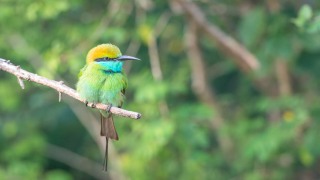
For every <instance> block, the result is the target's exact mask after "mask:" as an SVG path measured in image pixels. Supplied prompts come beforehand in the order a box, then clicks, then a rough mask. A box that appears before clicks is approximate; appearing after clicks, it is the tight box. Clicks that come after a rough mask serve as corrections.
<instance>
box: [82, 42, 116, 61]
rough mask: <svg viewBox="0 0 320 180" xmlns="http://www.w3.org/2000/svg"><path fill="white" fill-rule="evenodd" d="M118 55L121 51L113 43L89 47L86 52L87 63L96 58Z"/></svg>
mask: <svg viewBox="0 0 320 180" xmlns="http://www.w3.org/2000/svg"><path fill="white" fill-rule="evenodd" d="M119 56H121V51H120V49H119V48H118V47H117V46H115V45H113V44H100V45H98V46H96V47H94V48H92V49H90V51H89V52H88V54H87V63H91V62H93V61H94V60H95V59H98V58H103V57H108V58H117V57H119Z"/></svg>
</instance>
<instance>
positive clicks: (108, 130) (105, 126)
mask: <svg viewBox="0 0 320 180" xmlns="http://www.w3.org/2000/svg"><path fill="white" fill-rule="evenodd" d="M100 115H101V116H100V122H101V130H100V135H101V136H105V137H106V149H105V155H104V162H103V170H104V171H107V168H108V141H109V138H110V139H114V140H119V137H118V133H117V130H116V128H115V126H114V122H113V118H112V114H111V113H109V114H108V116H107V117H104V116H103V115H102V114H100Z"/></svg>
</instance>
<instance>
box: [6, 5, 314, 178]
mask: <svg viewBox="0 0 320 180" xmlns="http://www.w3.org/2000/svg"><path fill="white" fill-rule="evenodd" d="M191 2H192V3H193V4H194V5H196V6H197V7H198V8H200V10H201V11H200V12H201V13H203V14H204V16H205V17H206V20H207V21H206V24H207V25H208V26H216V27H218V28H220V29H221V31H223V32H224V33H225V34H227V35H229V36H230V37H232V38H233V39H235V40H236V41H238V42H239V43H240V44H242V45H243V46H244V47H245V48H246V49H247V50H248V51H249V52H250V53H252V54H253V55H254V56H255V57H257V59H258V62H259V64H260V67H259V68H257V69H255V70H253V71H245V70H244V69H243V68H241V66H239V64H237V63H235V58H234V57H232V56H230V54H231V52H230V51H225V50H221V48H220V46H219V45H218V44H217V43H215V42H214V41H213V40H212V38H210V36H208V35H207V34H206V33H204V32H203V29H201V28H200V29H198V31H197V33H196V34H195V36H196V39H197V43H198V48H199V52H200V53H199V54H196V56H197V57H199V58H195V57H194V56H193V55H192V52H193V50H194V49H189V48H188V43H190V39H188V33H190V27H191V26H195V25H194V24H193V25H192V24H191V21H192V18H190V17H189V16H187V15H186V14H185V13H183V8H181V6H180V3H186V2H185V1H183V0H172V1H159V0H157V1H151V0H135V1H125V0H119V1H100V0H92V1H85V0H70V1H64V0H56V1H53V0H41V1H33V0H23V1H22V0H0V39H1V41H0V57H1V58H4V59H9V60H11V62H12V63H14V64H16V65H20V66H21V67H22V68H23V69H26V70H28V71H31V72H34V73H36V74H39V75H41V76H45V77H47V78H50V79H55V80H58V81H60V80H63V81H64V82H65V84H67V85H68V86H70V87H72V88H74V87H75V84H76V81H77V74H78V72H79V70H80V69H81V68H82V67H83V66H84V63H85V56H86V53H87V52H88V50H89V49H90V48H91V47H93V46H96V45H97V44H100V43H107V42H109V43H113V44H115V45H117V46H119V48H120V49H121V50H122V52H123V54H127V55H131V56H136V57H138V58H140V59H142V61H141V62H134V63H127V64H126V66H125V71H126V72H127V73H128V79H129V87H128V90H127V95H126V96H127V99H126V103H125V105H124V108H125V109H129V110H132V111H137V112H140V113H142V115H143V117H142V118H141V119H140V120H139V121H136V120H131V119H127V118H122V117H116V120H115V121H116V126H117V129H118V132H119V135H120V140H119V141H118V142H113V143H112V146H111V150H110V157H109V171H108V173H105V172H102V171H101V169H102V159H103V144H102V143H103V141H102V140H103V139H100V137H98V135H99V127H98V126H97V125H98V112H97V111H95V110H92V109H90V108H86V107H85V106H84V105H83V104H81V103H80V102H78V101H76V100H74V99H72V98H70V97H67V96H65V95H63V96H62V102H60V103H59V102H58V93H57V92H56V91H55V90H52V89H50V88H48V87H44V86H41V85H38V84H35V83H32V82H25V86H26V87H25V89H24V90H22V89H21V88H20V87H19V84H18V83H17V79H16V77H15V76H13V75H11V74H8V73H5V72H3V71H0V179H45V180H61V179H62V180H69V179H106V178H108V179H133V180H143V179H146V180H148V179H218V180H223V179H248V180H257V179H258V180H259V179H319V178H320V173H319V172H320V169H319V167H320V159H319V157H320V145H319V139H320V133H319V129H320V121H319V119H318V118H319V117H318V115H320V98H319V94H320V83H319V82H320V81H319V77H320V70H319V69H320V61H319V58H320V30H319V29H320V20H319V19H320V15H319V12H320V3H319V2H317V1H304V0H302V1H294V0H284V1H281V2H278V1H273V0H268V1H262V0H257V1H252V0H243V1H240V0H227V1H222V0H211V1H210V0H198V1H191ZM157 63H158V64H157ZM201 63H202V66H201ZM199 64H200V65H199ZM199 75H200V77H201V75H205V76H204V77H205V78H204V79H201V78H199ZM203 84H205V85H204V86H203ZM204 87H205V88H204Z"/></svg>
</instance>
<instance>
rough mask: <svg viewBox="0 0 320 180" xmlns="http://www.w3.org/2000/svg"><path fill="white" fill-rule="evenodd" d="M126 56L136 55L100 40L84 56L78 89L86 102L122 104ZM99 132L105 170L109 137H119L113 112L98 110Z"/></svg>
mask: <svg viewBox="0 0 320 180" xmlns="http://www.w3.org/2000/svg"><path fill="white" fill-rule="evenodd" d="M126 60H139V59H138V58H135V57H131V56H125V55H122V54H121V51H120V50H119V48H118V47H117V46H115V45H112V44H101V45H98V46H96V47H94V48H92V49H91V50H90V51H89V52H88V54H87V59H86V65H85V66H84V67H83V68H82V69H81V71H80V73H79V81H78V83H77V91H78V93H79V94H80V96H81V97H82V98H84V99H85V100H86V101H87V102H92V103H103V104H109V105H110V107H111V106H117V107H121V106H122V104H123V101H124V98H125V97H124V94H125V90H126V88H127V77H126V75H125V73H124V72H123V70H122V65H123V62H124V61H126ZM100 114H101V118H100V120H101V132H100V135H101V136H105V137H106V152H105V159H104V170H107V161H108V139H109V138H110V139H114V140H118V139H119V138H118V134H117V131H116V129H115V126H114V123H113V118H112V114H111V113H110V112H108V111H100Z"/></svg>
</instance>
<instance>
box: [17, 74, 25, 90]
mask: <svg viewBox="0 0 320 180" xmlns="http://www.w3.org/2000/svg"><path fill="white" fill-rule="evenodd" d="M17 79H18V83H19V85H20V87H21V89H24V83H23V80H22V79H21V78H20V77H18V76H17Z"/></svg>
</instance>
